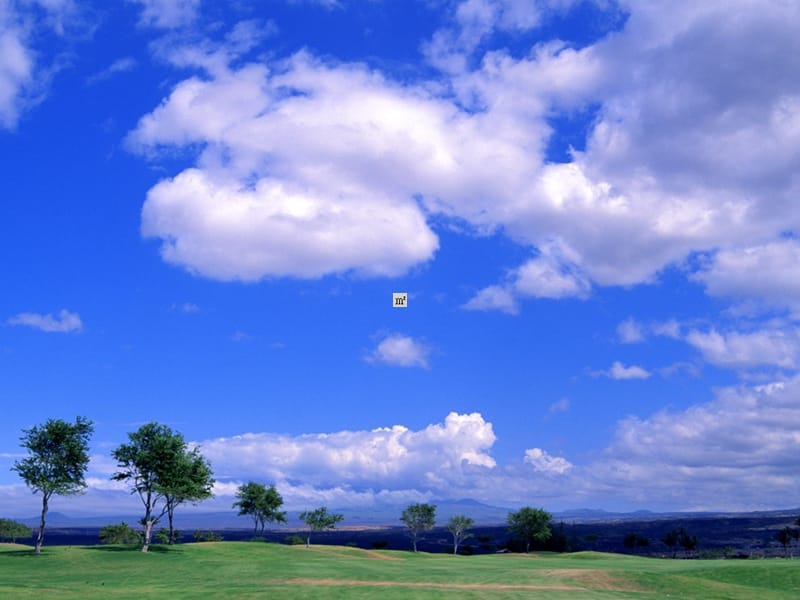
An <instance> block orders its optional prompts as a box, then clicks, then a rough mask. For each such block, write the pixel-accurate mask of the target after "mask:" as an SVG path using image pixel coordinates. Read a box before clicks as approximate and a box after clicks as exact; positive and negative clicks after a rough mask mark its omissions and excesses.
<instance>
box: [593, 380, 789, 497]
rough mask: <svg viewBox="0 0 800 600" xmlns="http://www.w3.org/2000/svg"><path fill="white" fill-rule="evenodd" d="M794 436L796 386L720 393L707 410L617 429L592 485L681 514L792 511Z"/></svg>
mask: <svg viewBox="0 0 800 600" xmlns="http://www.w3.org/2000/svg"><path fill="white" fill-rule="evenodd" d="M798 431H800V381H798V380H797V379H792V380H789V381H785V382H780V383H776V384H771V385H767V386H760V387H752V388H751V387H740V388H725V389H722V390H720V391H719V392H718V393H717V397H716V398H715V399H714V400H713V401H711V402H709V403H707V404H702V405H697V406H692V407H690V408H688V409H686V410H683V411H676V412H669V411H662V412H659V413H656V414H655V415H652V416H650V417H648V418H646V419H640V418H637V417H630V418H628V419H626V420H624V421H622V422H621V423H620V424H619V426H618V429H617V432H616V434H615V437H614V440H613V442H612V444H611V445H610V446H609V447H608V448H607V449H606V451H605V455H604V457H603V458H602V459H601V460H598V461H596V462H595V463H594V464H593V465H591V471H592V473H593V474H594V475H593V476H594V477H595V478H596V479H595V483H594V484H593V485H595V486H597V487H598V489H599V488H600V486H607V489H609V490H611V489H615V490H618V493H619V494H621V495H624V496H626V497H627V498H629V499H631V500H633V501H634V502H636V503H639V504H645V503H648V504H650V505H652V504H653V503H661V505H663V506H673V507H680V508H682V509H684V510H687V509H697V510H703V509H712V508H713V509H717V510H719V509H729V510H735V509H745V508H747V509H756V508H764V507H778V506H793V505H796V504H797V503H798V501H800V493H799V492H798V491H797V482H796V479H795V477H794V475H793V474H794V473H796V472H797V469H798V467H800V464H798V457H799V456H800V434H798ZM765 490H769V492H768V493H766V494H765Z"/></svg>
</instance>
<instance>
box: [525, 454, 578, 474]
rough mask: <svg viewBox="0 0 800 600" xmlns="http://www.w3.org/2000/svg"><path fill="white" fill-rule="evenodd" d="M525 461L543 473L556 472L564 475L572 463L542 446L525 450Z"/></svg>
mask: <svg viewBox="0 0 800 600" xmlns="http://www.w3.org/2000/svg"><path fill="white" fill-rule="evenodd" d="M525 462H526V463H527V464H529V465H531V466H532V467H533V468H534V470H536V471H539V472H542V473H555V474H557V475H563V474H564V473H566V472H567V471H569V470H570V469H572V464H571V463H570V462H569V461H568V460H566V459H564V458H561V457H560V456H552V455H551V454H548V453H547V452H545V451H544V450H542V449H541V448H531V449H530V450H526V451H525Z"/></svg>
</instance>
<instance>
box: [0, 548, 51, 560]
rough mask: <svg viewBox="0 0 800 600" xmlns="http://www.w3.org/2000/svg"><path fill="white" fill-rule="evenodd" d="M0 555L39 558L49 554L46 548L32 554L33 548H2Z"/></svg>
mask: <svg viewBox="0 0 800 600" xmlns="http://www.w3.org/2000/svg"><path fill="white" fill-rule="evenodd" d="M0 556H25V557H28V556H30V557H31V558H41V557H43V556H49V554H48V552H47V551H46V550H42V553H41V554H34V552H33V548H31V549H30V550H3V551H2V552H0Z"/></svg>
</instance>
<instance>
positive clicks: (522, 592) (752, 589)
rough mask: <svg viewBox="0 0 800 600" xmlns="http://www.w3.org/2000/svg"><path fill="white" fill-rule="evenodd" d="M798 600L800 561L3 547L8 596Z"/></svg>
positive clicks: (252, 547) (223, 547)
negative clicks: (36, 553) (34, 551)
mask: <svg viewBox="0 0 800 600" xmlns="http://www.w3.org/2000/svg"><path fill="white" fill-rule="evenodd" d="M42 596H45V597H47V598H81V599H82V600H83V599H87V600H88V599H92V598H155V597H162V598H265V597H269V598H297V599H300V598H303V599H305V598H326V599H327V598H333V599H335V598H375V597H376V596H380V597H381V599H383V598H388V599H392V598H397V599H401V598H402V599H408V598H454V599H455V598H459V599H464V598H475V599H478V598H509V599H512V598H541V599H553V600H567V599H569V600H581V599H608V598H648V599H656V598H676V599H681V600H691V599H694V598H697V599H702V600H714V599H720V600H721V599H728V600H739V599H741V600H750V599H752V598H757V599H758V600H772V599H778V598H792V599H796V598H800V562H797V561H787V560H777V559H771V560H750V561H735V560H728V561H700V560H668V559H647V558H640V557H632V556H620V555H614V554H601V553H596V552H580V553H576V554H535V555H534V554H532V555H529V556H525V555H490V556H451V555H445V554H424V553H419V554H413V553H410V552H393V551H364V550H359V549H356V548H349V547H341V546H314V547H312V548H305V547H302V546H291V547H290V546H281V545H277V544H264V543H248V542H219V543H206V544H186V545H179V546H175V547H171V548H167V547H163V546H156V547H154V548H153V549H152V550H151V552H150V553H148V554H143V553H141V552H139V551H137V550H136V549H133V548H126V547H121V546H54V547H50V548H47V547H45V548H44V550H43V552H42V555H41V556H38V557H36V556H34V555H33V554H32V552H31V549H30V547H28V546H19V545H12V544H0V598H14V599H16V598H34V597H36V598H39V597H42Z"/></svg>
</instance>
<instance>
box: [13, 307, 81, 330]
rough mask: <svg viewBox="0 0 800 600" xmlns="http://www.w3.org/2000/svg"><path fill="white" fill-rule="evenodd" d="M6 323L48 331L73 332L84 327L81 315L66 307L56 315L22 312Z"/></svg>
mask: <svg viewBox="0 0 800 600" xmlns="http://www.w3.org/2000/svg"><path fill="white" fill-rule="evenodd" d="M6 323H8V324H9V325H24V326H26V327H33V328H34V329H39V330H41V331H46V332H48V333H71V332H77V331H81V330H82V329H83V322H82V321H81V317H80V315H78V314H77V313H71V312H69V311H68V310H66V309H62V310H61V312H59V313H58V316H56V317H54V316H53V315H52V314H50V313H48V314H46V315H42V314H39V313H20V314H18V315H16V316H13V317H11V318H10V319H8V320H7V321H6Z"/></svg>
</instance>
